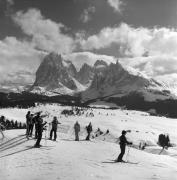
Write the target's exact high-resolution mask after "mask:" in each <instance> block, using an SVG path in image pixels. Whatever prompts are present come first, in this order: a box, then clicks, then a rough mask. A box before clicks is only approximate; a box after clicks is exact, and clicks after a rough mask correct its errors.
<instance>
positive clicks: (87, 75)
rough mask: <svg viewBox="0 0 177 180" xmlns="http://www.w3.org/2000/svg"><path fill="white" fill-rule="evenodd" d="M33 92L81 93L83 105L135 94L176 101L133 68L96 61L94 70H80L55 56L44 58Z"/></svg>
mask: <svg viewBox="0 0 177 180" xmlns="http://www.w3.org/2000/svg"><path fill="white" fill-rule="evenodd" d="M30 91H31V92H33V93H39V94H44V95H48V96H53V95H56V94H69V95H75V94H76V93H78V92H81V94H82V98H83V100H84V101H87V100H91V99H95V98H100V97H106V96H109V97H122V96H127V95H128V94H129V93H132V92H136V93H139V94H141V95H142V96H143V97H144V99H145V100H146V101H155V100H157V99H160V100H165V99H170V98H176V96H175V95H174V94H173V93H172V91H171V89H170V88H168V87H167V86H166V85H165V84H164V83H161V82H159V81H157V80H155V79H153V78H150V77H148V76H146V75H144V74H143V73H140V72H138V71H136V70H135V69H133V68H130V67H123V66H122V65H121V64H120V63H119V62H118V61H117V62H116V63H110V64H107V63H106V62H105V60H97V61H96V62H95V63H94V65H93V66H90V65H88V64H86V63H84V64H83V65H82V67H81V68H80V70H77V69H76V67H75V65H74V64H73V63H72V62H71V61H69V60H66V59H63V57H62V56H61V55H58V54H56V53H50V54H48V55H47V56H46V57H45V58H44V60H43V61H42V63H41V65H40V66H39V68H38V70H37V72H36V80H35V82H34V84H33V86H32V87H31V89H30Z"/></svg>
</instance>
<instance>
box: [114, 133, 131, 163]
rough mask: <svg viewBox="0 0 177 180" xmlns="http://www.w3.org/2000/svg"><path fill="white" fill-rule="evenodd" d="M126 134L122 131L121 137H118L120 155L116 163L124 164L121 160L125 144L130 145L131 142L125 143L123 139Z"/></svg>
mask: <svg viewBox="0 0 177 180" xmlns="http://www.w3.org/2000/svg"><path fill="white" fill-rule="evenodd" d="M126 133H127V132H126V131H125V130H123V131H122V135H121V136H120V137H119V140H120V142H119V144H120V150H121V153H120V154H119V156H118V158H117V159H116V162H124V161H123V160H122V158H123V156H124V154H125V147H126V144H130V145H132V142H129V141H127V138H126V137H125V135H126Z"/></svg>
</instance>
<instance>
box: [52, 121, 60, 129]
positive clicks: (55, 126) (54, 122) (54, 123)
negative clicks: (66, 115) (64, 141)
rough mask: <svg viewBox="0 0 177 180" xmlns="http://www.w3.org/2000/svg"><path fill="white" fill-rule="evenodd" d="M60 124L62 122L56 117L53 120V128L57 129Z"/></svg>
mask: <svg viewBox="0 0 177 180" xmlns="http://www.w3.org/2000/svg"><path fill="white" fill-rule="evenodd" d="M58 124H60V123H59V122H58V120H55V119H54V120H53V121H52V129H55V130H57V126H58Z"/></svg>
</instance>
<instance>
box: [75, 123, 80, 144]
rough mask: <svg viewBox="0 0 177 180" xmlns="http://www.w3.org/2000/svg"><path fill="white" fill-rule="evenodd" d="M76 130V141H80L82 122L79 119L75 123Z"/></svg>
mask: <svg viewBox="0 0 177 180" xmlns="http://www.w3.org/2000/svg"><path fill="white" fill-rule="evenodd" d="M74 131H75V141H79V132H80V124H79V123H78V121H76V123H75V124H74Z"/></svg>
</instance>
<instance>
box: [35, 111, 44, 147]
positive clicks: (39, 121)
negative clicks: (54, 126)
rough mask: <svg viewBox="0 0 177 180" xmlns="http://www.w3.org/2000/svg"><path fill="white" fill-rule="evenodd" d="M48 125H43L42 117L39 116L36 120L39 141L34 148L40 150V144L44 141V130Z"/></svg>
mask: <svg viewBox="0 0 177 180" xmlns="http://www.w3.org/2000/svg"><path fill="white" fill-rule="evenodd" d="M46 124H47V122H44V123H43V120H42V118H41V117H40V115H39V114H38V118H37V119H36V125H37V126H36V130H37V141H36V144H35V145H34V147H37V148H40V146H41V145H40V142H41V139H42V132H43V130H44V126H45V125H46Z"/></svg>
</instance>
